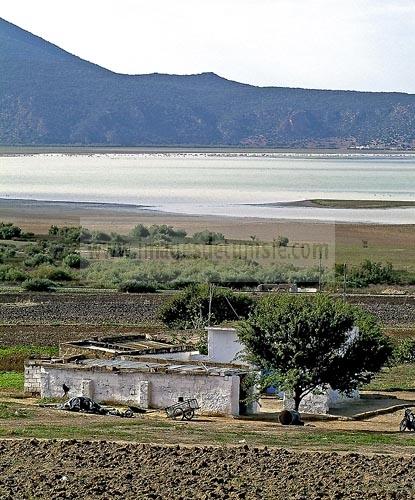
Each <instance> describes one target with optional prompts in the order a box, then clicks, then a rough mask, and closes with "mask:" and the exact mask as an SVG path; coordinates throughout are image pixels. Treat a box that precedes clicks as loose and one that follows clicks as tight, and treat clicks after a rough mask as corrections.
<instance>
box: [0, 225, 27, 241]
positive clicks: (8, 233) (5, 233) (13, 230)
mask: <svg viewBox="0 0 415 500" xmlns="http://www.w3.org/2000/svg"><path fill="white" fill-rule="evenodd" d="M21 234H22V230H21V229H20V227H17V226H15V225H14V224H12V223H8V224H5V223H4V222H0V240H11V239H12V238H18V237H19V236H20V235H21Z"/></svg>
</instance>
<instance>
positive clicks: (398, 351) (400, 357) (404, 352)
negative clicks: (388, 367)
mask: <svg viewBox="0 0 415 500" xmlns="http://www.w3.org/2000/svg"><path fill="white" fill-rule="evenodd" d="M393 358H394V360H395V361H396V362H397V363H415V339H404V340H402V341H401V342H400V343H399V344H398V345H397V346H396V347H395V349H394V351H393Z"/></svg>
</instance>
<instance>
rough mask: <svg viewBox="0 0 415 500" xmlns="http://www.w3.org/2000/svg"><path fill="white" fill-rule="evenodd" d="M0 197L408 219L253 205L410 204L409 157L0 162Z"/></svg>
mask: <svg viewBox="0 0 415 500" xmlns="http://www.w3.org/2000/svg"><path fill="white" fill-rule="evenodd" d="M0 197H1V198H24V199H36V200H60V201H89V202H101V203H108V202H111V203H125V204H135V205H145V206H147V207H151V208H154V209H157V210H162V211H168V212H176V213H187V214H217V215H238V216H245V217H249V216H252V217H271V218H281V219H319V220H327V221H334V220H336V221H339V222H342V221H344V222H346V221H354V222H378V223H414V222H415V208H396V209H370V210H368V209H365V210H356V209H347V210H344V209H327V208H307V207H293V206H278V207H264V206H260V205H261V204H266V203H275V202H291V201H298V200H305V199H310V198H332V199H374V200H408V201H415V155H414V154H410V153H408V154H401V155H397V156H394V155H387V154H385V155H382V154H373V155H370V154H369V155H368V154H337V153H334V154H325V155H320V154H307V153H305V154H299V153H285V154H284V153H281V154H273V153H271V154H267V153H263V154H262V153H259V154H254V153H252V154H250V153H236V154H233V153H229V154H225V153H183V154H180V153H171V154H170V153H156V154H144V153H143V154H40V155H16V156H13V155H11V156H1V157H0Z"/></svg>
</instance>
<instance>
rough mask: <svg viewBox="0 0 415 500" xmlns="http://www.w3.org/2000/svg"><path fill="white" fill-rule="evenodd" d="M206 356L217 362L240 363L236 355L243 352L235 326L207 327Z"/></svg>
mask: <svg viewBox="0 0 415 500" xmlns="http://www.w3.org/2000/svg"><path fill="white" fill-rule="evenodd" d="M207 331H208V358H209V361H213V362H217V363H233V362H237V363H238V364H241V359H238V356H239V355H240V354H242V353H243V345H242V344H241V343H240V342H239V339H238V335H237V334H236V330H235V328H217V327H208V328H207Z"/></svg>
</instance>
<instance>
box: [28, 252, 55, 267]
mask: <svg viewBox="0 0 415 500" xmlns="http://www.w3.org/2000/svg"><path fill="white" fill-rule="evenodd" d="M24 264H25V266H27V267H38V266H41V265H42V264H52V259H51V258H50V257H49V256H48V255H45V254H43V253H38V254H36V255H33V256H32V257H29V258H28V259H26V260H25V261H24Z"/></svg>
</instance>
